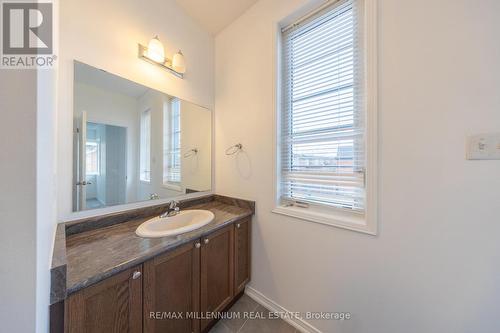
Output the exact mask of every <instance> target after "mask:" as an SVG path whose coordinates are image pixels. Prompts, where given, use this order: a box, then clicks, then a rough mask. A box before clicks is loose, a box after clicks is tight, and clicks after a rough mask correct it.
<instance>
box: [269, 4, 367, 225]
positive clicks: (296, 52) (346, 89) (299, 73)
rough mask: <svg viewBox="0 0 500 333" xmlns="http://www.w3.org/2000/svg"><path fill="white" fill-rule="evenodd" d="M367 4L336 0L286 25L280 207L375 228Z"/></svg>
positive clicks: (301, 214) (332, 221) (312, 217)
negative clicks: (370, 209)
mask: <svg viewBox="0 0 500 333" xmlns="http://www.w3.org/2000/svg"><path fill="white" fill-rule="evenodd" d="M368 2H370V1H368ZM362 3H363V1H360V0H345V1H338V2H336V3H335V4H333V5H329V6H328V7H323V8H322V9H321V10H320V11H318V12H317V13H315V14H313V15H309V16H308V17H307V18H306V19H305V20H302V21H300V22H299V23H297V24H294V25H292V26H290V27H287V28H285V29H283V30H282V52H281V57H282V58H281V64H282V76H281V98H282V101H281V110H280V112H281V114H280V129H279V131H280V137H279V143H280V144H279V147H280V149H279V150H280V151H279V164H280V167H279V170H278V173H279V184H278V189H279V190H278V197H279V207H278V208H277V209H276V210H275V211H276V212H278V213H286V214H289V215H293V216H297V217H302V218H304V219H309V220H313V221H316V222H322V223H328V224H333V225H337V226H341V227H347V228H350V229H356V230H360V231H366V232H370V233H374V226H373V225H369V223H368V222H367V219H366V217H367V214H366V211H367V186H366V185H367V182H366V180H367V178H366V177H367V171H369V170H368V167H369V166H368V163H367V146H369V145H368V144H367V138H368V137H367V134H368V131H367V123H368V122H367V117H366V115H367V111H368V110H367V107H366V105H367V104H366V101H367V91H366V89H365V82H366V77H365V68H364V65H363V64H364V63H365V62H364V56H365V55H364V53H363V48H362V47H361V45H363V44H362V37H363V33H362V29H361V28H362V27H363V22H362V20H363V17H362V16H363V15H362V12H363V9H362V8H357V6H358V5H360V4H362ZM371 117H373V115H371V116H370V119H369V122H371V121H372V119H371ZM370 136H371V133H370ZM370 166H371V165H370Z"/></svg>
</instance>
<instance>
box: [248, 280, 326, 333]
mask: <svg viewBox="0 0 500 333" xmlns="http://www.w3.org/2000/svg"><path fill="white" fill-rule="evenodd" d="M245 294H247V295H248V296H249V297H250V298H252V299H253V300H254V301H256V302H257V303H259V304H260V305H262V306H263V307H265V308H266V309H268V310H269V311H272V312H279V313H287V314H292V313H293V312H292V311H289V310H287V309H285V308H284V307H282V306H281V305H279V304H278V303H276V302H275V301H273V300H271V299H270V298H268V297H266V296H264V295H263V294H262V293H261V292H260V291H257V290H256V289H254V288H252V287H250V286H246V288H245ZM283 320H284V321H286V322H287V323H289V324H290V325H292V326H293V327H295V328H296V329H297V330H299V331H300V332H303V333H322V332H321V331H320V330H319V329H317V328H316V327H314V326H312V325H311V324H309V323H308V322H306V321H305V320H303V319H300V318H296V316H292V315H290V316H284V318H283Z"/></svg>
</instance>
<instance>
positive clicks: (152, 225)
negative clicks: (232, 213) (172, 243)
mask: <svg viewBox="0 0 500 333" xmlns="http://www.w3.org/2000/svg"><path fill="white" fill-rule="evenodd" d="M214 218H215V216H214V213H212V212H211V211H208V210H201V209H192V210H182V211H181V212H180V213H179V214H177V215H174V216H170V217H163V218H161V217H159V216H158V217H155V218H152V219H150V220H147V221H146V222H144V223H143V224H141V225H140V226H139V227H138V228H137V230H136V231H135V233H136V235H137V236H140V237H150V238H155V237H166V236H175V235H180V234H183V233H185V232H189V231H193V230H196V229H199V228H201V227H203V226H205V225H207V224H208V223H210V222H212V221H213V220H214Z"/></svg>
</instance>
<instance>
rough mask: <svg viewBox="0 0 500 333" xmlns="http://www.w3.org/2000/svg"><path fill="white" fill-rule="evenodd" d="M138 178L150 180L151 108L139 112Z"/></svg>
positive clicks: (145, 180)
mask: <svg viewBox="0 0 500 333" xmlns="http://www.w3.org/2000/svg"><path fill="white" fill-rule="evenodd" d="M140 130H141V131H140V146H139V155H140V159H139V169H140V174H139V179H140V180H142V181H144V182H149V181H151V110H146V111H144V112H142V113H141V129H140Z"/></svg>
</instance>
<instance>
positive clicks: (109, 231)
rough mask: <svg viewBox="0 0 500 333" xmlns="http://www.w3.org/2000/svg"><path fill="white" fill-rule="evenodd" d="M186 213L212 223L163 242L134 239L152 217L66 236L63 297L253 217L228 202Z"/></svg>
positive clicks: (216, 201) (161, 240)
mask: <svg viewBox="0 0 500 333" xmlns="http://www.w3.org/2000/svg"><path fill="white" fill-rule="evenodd" d="M189 209H206V210H209V211H211V212H213V213H214V215H215V219H214V220H213V221H212V222H210V223H209V224H207V225H206V226H204V227H203V228H201V229H198V230H195V231H192V232H189V233H185V234H181V235H178V236H172V237H163V238H141V237H139V236H136V234H135V229H136V228H137V227H138V226H139V225H140V224H141V223H143V222H144V221H146V220H148V219H149V218H151V216H150V217H137V218H133V219H131V220H129V221H127V222H123V223H118V224H114V225H111V226H106V227H103V228H98V229H94V230H88V231H84V232H80V233H75V234H71V235H68V236H67V238H66V262H67V268H66V269H67V273H66V295H70V294H72V293H74V292H76V291H78V290H80V289H82V288H85V287H87V286H89V285H92V284H94V283H96V282H99V281H101V280H104V279H106V278H107V277H109V276H111V275H114V274H116V273H118V272H121V271H123V270H126V269H128V268H131V267H133V266H136V265H139V264H141V263H143V262H145V261H147V260H148V259H151V258H153V257H155V256H157V255H159V254H161V253H163V252H166V251H168V250H170V249H173V248H175V247H177V246H179V245H182V244H185V243H188V242H190V241H194V240H196V239H197V238H200V237H203V236H205V235H207V234H209V233H211V232H213V231H215V230H217V229H220V228H222V227H224V226H226V225H228V224H230V223H233V222H234V221H236V220H239V219H241V218H244V217H247V216H250V215H252V214H253V210H252V209H251V208H248V207H239V206H237V205H232V204H231V202H228V201H227V200H226V201H224V200H221V201H219V200H214V201H210V202H205V203H201V204H198V205H195V206H192V207H189Z"/></svg>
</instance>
